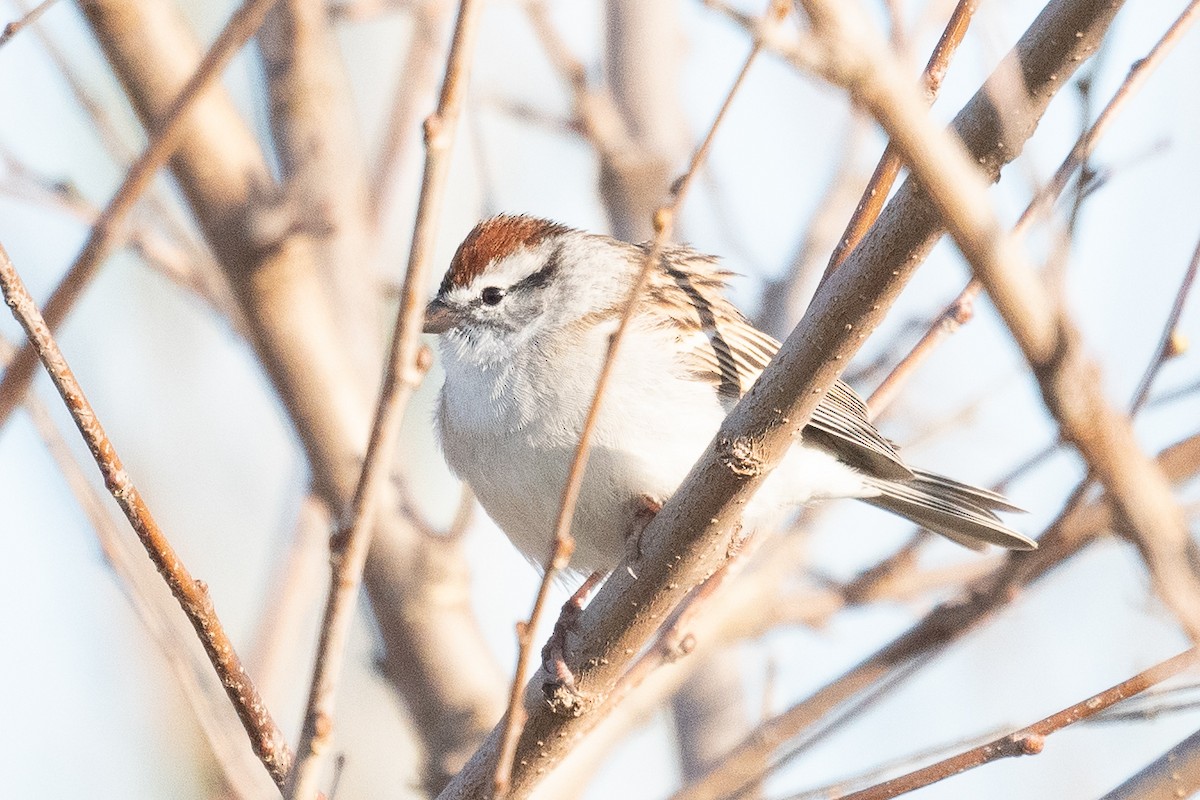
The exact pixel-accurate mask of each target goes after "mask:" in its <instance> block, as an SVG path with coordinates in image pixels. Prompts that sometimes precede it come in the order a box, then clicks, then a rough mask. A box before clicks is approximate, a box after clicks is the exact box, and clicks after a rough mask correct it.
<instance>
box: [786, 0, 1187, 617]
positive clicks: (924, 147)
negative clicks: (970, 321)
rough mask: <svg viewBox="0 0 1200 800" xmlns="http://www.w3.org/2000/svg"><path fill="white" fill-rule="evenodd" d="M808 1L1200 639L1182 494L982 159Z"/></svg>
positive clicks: (849, 27) (854, 24) (835, 75)
mask: <svg viewBox="0 0 1200 800" xmlns="http://www.w3.org/2000/svg"><path fill="white" fill-rule="evenodd" d="M798 1H799V2H801V3H802V4H803V5H804V7H805V8H806V9H807V11H808V14H809V17H810V19H811V21H812V24H813V29H814V32H815V34H816V35H817V37H818V38H819V41H820V44H821V46H823V47H825V48H827V50H826V54H827V57H828V62H827V68H826V73H825V76H826V77H827V78H828V79H830V80H831V81H833V82H834V83H837V84H840V85H842V86H844V87H845V88H846V89H847V91H849V92H850V94H851V95H852V96H853V97H854V98H855V100H856V101H857V102H859V103H861V104H862V105H863V106H865V107H866V108H867V109H868V110H869V111H870V112H871V113H872V114H873V115H874V116H875V118H876V119H877V120H878V121H879V123H880V124H881V125H882V126H883V127H884V129H885V130H887V132H888V134H889V135H890V136H891V137H892V141H894V142H895V143H896V145H897V147H898V148H899V149H900V151H901V152H902V153H903V155H904V157H905V160H906V161H907V162H908V164H909V165H910V168H911V169H912V171H913V174H914V176H915V177H916V178H917V179H918V180H920V182H921V184H922V186H924V187H925V189H926V191H928V193H929V196H930V198H931V200H932V201H933V203H934V204H935V205H936V206H937V208H938V211H939V213H940V214H941V216H942V218H943V219H944V220H945V224H946V226H947V227H948V228H949V230H950V233H951V234H952V235H953V236H954V240H955V243H956V244H957V245H958V247H959V250H961V251H962V253H963V255H964V257H966V259H967V261H968V262H970V265H971V269H972V271H973V272H974V273H975V276H976V277H977V278H978V279H979V281H980V282H981V283H982V284H983V286H984V288H985V289H987V291H988V294H989V295H990V296H991V298H992V300H993V301H994V302H995V305H996V308H997V310H998V311H999V312H1000V314H1001V316H1002V317H1003V318H1004V321H1005V323H1006V324H1007V325H1008V327H1009V330H1010V331H1011V332H1012V334H1013V337H1014V338H1015V339H1016V341H1017V344H1018V345H1019V346H1020V348H1021V351H1022V352H1023V353H1024V354H1025V358H1026V360H1027V361H1028V362H1029V364H1030V367H1031V368H1032V369H1033V372H1034V375H1035V376H1036V377H1037V380H1038V383H1039V385H1040V386H1041V389H1042V397H1043V399H1044V400H1045V403H1046V406H1047V408H1048V409H1049V411H1050V413H1051V414H1052V415H1053V416H1054V418H1055V419H1056V420H1057V422H1058V424H1059V429H1060V432H1061V434H1062V437H1063V439H1065V440H1066V441H1069V442H1072V443H1073V444H1074V445H1075V446H1076V447H1077V448H1078V449H1079V452H1080V454H1081V455H1082V456H1083V458H1084V460H1085V461H1086V462H1087V465H1088V468H1089V470H1090V472H1091V474H1092V475H1093V476H1094V477H1095V478H1096V480H1098V481H1099V482H1100V484H1101V485H1103V486H1104V488H1105V489H1106V490H1107V491H1108V493H1109V495H1110V496H1111V497H1112V502H1113V503H1114V505H1115V506H1116V508H1117V509H1118V511H1119V513H1120V514H1122V515H1123V516H1124V517H1125V518H1126V519H1128V521H1129V526H1130V529H1131V532H1132V534H1133V537H1134V541H1135V542H1136V543H1137V545H1138V547H1139V549H1140V550H1141V552H1142V556H1143V558H1144V559H1145V561H1146V564H1147V566H1148V567H1149V569H1150V573H1151V575H1152V576H1153V578H1154V582H1155V586H1156V589H1157V590H1158V592H1159V594H1160V595H1161V596H1162V598H1163V599H1164V600H1165V601H1166V603H1167V604H1168V605H1169V606H1170V607H1171V608H1172V609H1174V611H1175V613H1176V615H1177V616H1178V618H1179V621H1180V623H1181V624H1182V625H1183V627H1184V628H1185V629H1186V630H1187V632H1188V634H1189V635H1190V636H1191V638H1192V639H1193V640H1195V641H1200V577H1198V576H1197V575H1196V574H1195V572H1194V571H1193V570H1192V569H1191V568H1190V566H1189V562H1188V558H1187V555H1186V551H1187V543H1188V535H1187V529H1186V526H1185V525H1184V521H1183V515H1182V514H1181V513H1180V511H1179V508H1178V506H1177V504H1176V502H1175V498H1174V495H1173V493H1172V492H1171V487H1170V485H1169V484H1168V482H1167V480H1166V477H1165V476H1164V475H1163V474H1162V471H1161V470H1160V469H1158V467H1157V466H1155V464H1154V463H1153V461H1151V459H1150V458H1149V456H1147V455H1146V453H1145V452H1144V451H1143V450H1142V449H1141V448H1140V447H1139V445H1138V443H1137V439H1136V437H1135V436H1134V433H1133V426H1132V425H1131V424H1130V421H1129V418H1128V417H1127V416H1126V415H1124V414H1122V413H1120V412H1118V411H1117V410H1116V409H1115V408H1113V407H1112V405H1111V404H1110V403H1109V402H1108V400H1107V399H1106V398H1105V397H1104V394H1103V388H1102V382H1101V381H1100V380H1099V368H1098V367H1097V366H1096V365H1095V364H1094V363H1092V361H1091V360H1090V359H1089V358H1088V357H1087V356H1086V354H1085V353H1084V350H1083V344H1082V341H1081V337H1080V335H1079V332H1078V330H1077V329H1076V328H1075V326H1074V324H1073V323H1072V322H1071V320H1070V318H1069V317H1068V315H1067V313H1066V310H1065V308H1063V306H1062V305H1061V304H1060V303H1058V302H1056V300H1055V298H1054V297H1053V296H1052V295H1051V293H1050V292H1049V291H1048V290H1047V289H1046V287H1045V286H1044V285H1043V284H1042V282H1041V281H1040V279H1039V278H1038V276H1037V274H1036V273H1035V272H1034V271H1033V268H1032V267H1031V266H1030V265H1029V264H1028V263H1027V262H1026V261H1025V259H1024V257H1023V254H1022V253H1021V251H1020V250H1019V248H1018V247H1017V242H1016V239H1015V237H1013V236H1012V235H1006V234H1005V233H1004V232H1003V231H1002V230H1001V228H1000V225H999V222H998V220H997V219H996V217H995V215H994V214H993V213H992V211H991V205H990V203H989V201H988V196H987V187H986V183H985V181H984V179H983V177H982V176H981V175H980V173H979V170H978V169H977V168H976V167H975V165H974V164H973V163H972V159H971V156H970V155H969V154H968V153H967V151H966V149H965V148H964V147H963V146H962V144H961V143H960V142H958V141H957V140H956V139H955V138H954V137H953V136H952V135H951V134H950V133H948V132H946V131H945V130H944V129H942V128H941V127H940V126H939V125H938V124H937V123H936V122H934V120H932V119H931V118H930V116H929V114H928V111H927V109H926V107H925V104H924V101H923V100H922V98H921V97H920V94H919V93H918V92H917V90H916V89H915V88H913V87H911V86H909V85H908V83H907V82H906V81H904V80H903V79H902V78H900V77H899V76H900V74H901V72H900V71H899V67H898V65H897V64H896V63H895V59H893V58H891V57H890V55H889V54H888V51H887V47H886V44H885V43H884V41H883V38H882V36H881V35H880V34H879V33H878V32H876V31H874V30H872V29H871V28H870V26H869V25H868V24H867V23H866V22H865V19H866V17H865V16H864V15H863V14H861V13H854V12H851V11H847V9H846V7H845V6H844V5H842V4H839V3H836V2H833V0H798Z"/></svg>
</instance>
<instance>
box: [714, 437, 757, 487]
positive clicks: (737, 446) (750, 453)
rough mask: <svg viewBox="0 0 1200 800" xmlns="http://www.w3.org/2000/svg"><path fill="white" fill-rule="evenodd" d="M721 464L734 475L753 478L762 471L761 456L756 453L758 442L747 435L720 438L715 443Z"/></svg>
mask: <svg viewBox="0 0 1200 800" xmlns="http://www.w3.org/2000/svg"><path fill="white" fill-rule="evenodd" d="M717 452H718V453H719V454H720V458H721V464H722V465H724V466H725V468H726V469H728V470H729V471H730V472H732V473H733V474H734V475H737V476H739V477H742V478H753V477H755V476H756V475H760V474H761V473H762V471H763V463H762V457H761V456H760V455H759V453H758V443H757V442H755V441H754V439H752V438H750V437H747V436H738V437H735V438H733V439H721V441H720V442H718V443H717Z"/></svg>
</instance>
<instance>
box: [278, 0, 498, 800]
mask: <svg viewBox="0 0 1200 800" xmlns="http://www.w3.org/2000/svg"><path fill="white" fill-rule="evenodd" d="M480 5H481V3H480V0H462V3H461V4H460V6H459V11H458V21H457V23H456V25H455V30H454V38H453V41H452V43H451V45H450V55H449V57H448V58H447V62H446V76H445V79H444V81H443V83H442V92H441V96H440V98H439V100H438V105H437V110H435V111H434V112H433V114H432V115H431V116H430V117H429V118H428V119H427V120H426V122H425V131H426V138H425V146H426V156H425V176H424V180H423V182H422V184H421V197H420V200H419V202H418V205H417V223H416V228H415V230H414V233H413V241H412V249H411V251H410V253H409V260H408V270H407V271H406V272H405V275H404V287H403V290H402V294H401V300H400V310H399V312H398V314H397V316H396V325H395V329H394V330H393V332H392V344H391V348H390V351H389V353H388V359H387V364H386V365H385V368H384V379H383V387H382V388H381V389H380V392H379V401H378V404H377V407H376V410H375V419H374V422H373V423H372V426H371V438H370V440H369V442H368V444H367V454H366V457H365V458H364V460H363V466H362V474H361V475H360V477H359V480H358V485H357V486H356V487H355V490H354V497H353V498H352V500H351V502H350V509H349V519H348V521H347V526H346V528H345V531H344V533H343V534H342V535H341V536H339V537H338V538H337V540H335V543H334V546H333V548H332V550H333V553H332V558H331V563H332V578H331V581H330V587H329V597H328V600H327V602H326V606H325V617H324V620H323V622H322V625H321V638H320V644H319V645H318V648H317V663H316V668H315V669H314V672H313V679H312V686H311V689H310V691H309V698H308V707H307V710H306V712H305V716H304V727H303V730H302V731H301V734H300V746H299V750H298V760H297V762H296V768H295V770H293V774H292V776H291V778H290V779H289V782H288V792H287V796H288V797H289V798H311V797H314V796H316V794H317V789H318V782H319V780H320V776H321V766H322V761H323V759H322V754H323V753H327V752H328V751H329V749H330V748H329V739H330V737H331V736H332V733H333V708H334V699H335V692H336V688H337V682H338V678H339V676H340V674H341V667H342V662H343V661H344V659H345V650H346V644H347V642H348V641H349V637H350V627H351V624H352V623H353V620H354V606H355V601H356V600H357V598H358V589H359V585H360V583H361V581H362V572H363V568H364V566H365V565H366V562H367V553H368V550H369V548H370V545H371V533H372V527H373V524H374V519H373V513H372V512H373V511H374V510H375V508H376V506H377V505H378V500H379V497H380V489H381V488H382V486H383V485H384V482H385V481H386V480H387V477H388V467H389V466H390V463H391V462H390V459H391V456H392V453H393V452H394V451H395V449H396V443H397V441H398V440H399V438H400V422H401V420H402V419H403V417H404V410H405V408H406V407H407V405H408V400H409V398H410V397H412V393H413V390H414V389H415V388H416V386H417V384H419V383H420V381H421V377H422V375H424V372H425V370H426V369H427V368H428V366H429V360H428V358H425V359H422V358H421V357H420V353H421V321H422V319H423V318H424V295H425V284H426V281H427V276H428V273H429V261H430V256H431V255H432V249H433V247H432V245H433V240H434V237H435V235H436V233H437V225H438V220H439V219H440V212H441V205H442V204H441V200H442V195H443V194H444V190H445V185H446V176H447V175H448V173H449V171H450V155H451V152H452V150H451V148H452V146H453V143H454V133H455V130H456V128H457V124H458V117H459V114H460V112H461V109H462V100H463V95H464V94H465V93H466V85H467V76H468V74H469V67H470V59H471V54H472V50H473V49H474V42H475V33H476V30H477V28H478V25H477V20H478V18H479V8H480Z"/></svg>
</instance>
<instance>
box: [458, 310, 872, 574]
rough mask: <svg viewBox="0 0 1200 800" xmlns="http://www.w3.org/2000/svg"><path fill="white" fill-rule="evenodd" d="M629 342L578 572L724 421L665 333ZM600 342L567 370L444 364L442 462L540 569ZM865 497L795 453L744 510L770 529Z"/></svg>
mask: <svg viewBox="0 0 1200 800" xmlns="http://www.w3.org/2000/svg"><path fill="white" fill-rule="evenodd" d="M630 334H631V335H630V336H629V337H627V340H626V342H625V344H624V346H623V347H622V349H621V352H620V354H619V355H618V360H617V365H616V368H615V370H614V374H613V377H612V380H611V381H610V384H609V388H608V390H607V391H606V393H605V396H604V401H603V406H602V411H601V416H600V418H599V421H598V425H597V428H596V431H595V434H594V436H593V440H592V451H591V456H590V458H589V460H588V467H587V471H586V473H585V476H584V482H583V486H582V489H581V493H580V497H579V501H578V503H577V506H576V511H575V516H574V520H573V524H572V533H573V534H574V536H575V539H576V549H575V554H574V556H573V558H572V560H571V566H572V567H573V568H575V569H578V570H581V571H595V570H600V571H607V570H609V569H611V568H612V567H613V566H615V565H616V563H617V562H618V561H619V560H620V558H621V556H622V555H623V554H624V553H625V547H626V544H625V539H626V536H627V535H628V533H629V531H630V530H631V526H633V524H634V519H635V517H634V515H635V513H636V511H637V510H638V509H639V508H640V507H641V498H643V497H645V498H649V499H651V500H653V501H655V502H658V503H663V502H665V501H666V500H667V499H668V498H669V497H670V496H671V495H672V494H673V493H674V492H675V490H676V489H677V488H678V487H679V484H680V483H681V482H682V481H683V479H684V478H685V477H686V476H687V473H688V471H689V470H690V469H691V467H692V465H693V464H694V463H695V461H696V459H697V458H698V457H699V456H700V454H701V453H702V452H703V451H704V448H705V447H707V445H708V444H709V442H710V441H711V440H712V437H713V435H714V434H715V433H716V431H717V428H718V427H719V426H720V423H721V421H722V419H723V418H724V416H725V411H724V409H723V408H722V406H721V404H720V402H719V400H718V398H717V394H716V392H715V391H714V389H713V387H712V386H711V385H708V384H704V383H701V382H697V381H695V380H692V379H690V378H689V377H688V376H687V375H686V374H684V373H682V372H681V370H680V367H679V365H678V363H677V362H676V359H675V357H674V354H673V349H672V348H671V346H670V343H669V342H666V341H663V339H664V334H663V332H662V331H661V330H638V329H633V330H631V331H630ZM607 337H608V332H607V331H594V332H593V334H592V336H591V337H590V339H589V341H588V342H585V343H584V345H582V346H575V345H574V344H573V345H572V347H570V348H569V349H570V350H571V356H572V359H571V360H570V361H569V362H568V361H565V360H562V359H559V358H556V357H555V356H554V355H553V354H547V353H545V352H543V351H540V350H538V351H533V352H531V353H530V354H527V355H525V356H523V357H514V359H513V360H512V361H511V362H506V364H505V365H504V366H502V367H501V366H492V367H481V366H478V365H474V364H469V363H465V362H463V361H460V360H454V359H449V358H448V359H447V363H446V372H447V376H446V384H445V386H444V387H443V390H442V398H441V404H440V409H439V415H438V417H439V427H440V431H441V436H442V443H443V447H444V449H445V454H446V460H447V462H448V463H449V464H450V467H451V468H452V469H453V470H454V471H455V473H457V474H458V475H459V476H460V477H461V478H463V479H464V480H466V481H467V482H468V483H469V484H470V485H471V487H472V489H473V490H474V492H475V494H476V496H477V497H478V498H479V502H480V504H481V505H482V506H483V508H484V510H485V511H487V513H488V515H489V516H490V517H491V518H492V519H493V520H494V521H495V522H496V524H497V525H499V526H500V528H501V529H502V530H503V531H504V532H505V533H506V534H507V535H508V537H509V538H510V539H511V540H512V542H513V544H514V545H515V546H516V547H517V548H518V549H519V550H520V551H521V552H523V553H524V554H525V555H526V556H527V557H529V558H530V559H531V560H533V561H535V562H537V563H539V564H540V563H544V561H545V559H546V556H547V555H548V554H549V552H550V541H551V537H552V536H553V532H554V527H555V524H556V522H557V519H558V514H559V508H560V505H561V501H562V491H563V485H564V483H565V481H566V476H567V472H568V470H569V468H570V464H571V461H572V459H573V458H574V455H575V448H576V446H577V444H578V442H579V434H580V431H581V430H582V427H583V422H584V418H585V416H586V414H587V409H588V407H589V405H590V403H591V400H592V393H593V391H594V388H595V382H596V376H597V374H598V373H599V369H600V364H601V362H602V361H603V357H604V349H605V346H606V342H607ZM531 351H532V348H531ZM863 492H864V490H863V486H862V482H861V480H860V478H859V476H858V474H857V473H856V472H855V471H854V470H852V469H850V468H849V467H847V466H845V465H844V464H841V463H840V462H839V461H837V460H836V459H835V458H834V457H833V456H832V455H830V454H829V453H827V452H826V451H824V450H820V449H817V448H809V447H803V446H797V447H795V448H793V449H792V451H791V452H790V453H789V455H788V456H787V457H786V459H785V461H784V463H783V465H781V467H780V469H778V470H776V471H775V472H774V473H773V474H772V475H771V477H770V478H769V479H768V480H767V482H766V484H765V485H764V487H763V489H762V490H761V491H760V492H759V495H758V496H757V497H756V498H755V501H754V502H753V503H752V504H751V507H750V508H749V509H747V516H748V517H750V518H749V519H747V522H748V523H749V524H751V525H754V526H757V525H758V524H763V523H765V522H766V521H767V520H773V519H774V518H776V517H777V516H778V513H779V509H780V508H781V506H787V505H792V504H799V503H804V502H807V501H808V500H810V499H813V498H819V497H852V496H861V495H862V494H863Z"/></svg>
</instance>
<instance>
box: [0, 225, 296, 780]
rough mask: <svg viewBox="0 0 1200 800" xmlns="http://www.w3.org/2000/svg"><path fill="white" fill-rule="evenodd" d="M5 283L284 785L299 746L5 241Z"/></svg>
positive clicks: (1, 285)
mask: <svg viewBox="0 0 1200 800" xmlns="http://www.w3.org/2000/svg"><path fill="white" fill-rule="evenodd" d="M0 290H3V292H4V300H5V302H6V303H7V304H8V306H9V308H11V309H12V312H13V316H15V317H16V318H17V321H18V322H19V323H21V327H22V328H24V329H25V334H26V336H28V337H29V341H30V343H31V344H32V345H33V347H34V350H35V351H36V353H37V355H38V358H39V359H41V361H42V364H43V365H44V366H45V367H46V371H47V372H48V373H49V374H50V379H51V380H52V381H53V382H54V385H55V387H56V388H57V389H58V392H59V394H60V395H62V398H63V402H64V403H66V405H67V410H68V411H70V412H71V417H72V419H74V420H75V424H76V426H77V427H78V428H79V432H80V434H82V436H83V438H84V441H86V442H87V446H88V449H89V450H90V451H91V453H92V457H93V458H95V459H96V465H97V466H98V467H99V468H100V472H101V474H102V475H103V476H104V484H105V486H106V487H108V490H109V492H110V493H111V494H112V496H113V499H114V500H116V501H117V505H119V506H120V507H121V510H122V511H123V512H124V513H125V516H126V518H128V520H129V524H130V525H132V526H133V530H134V532H135V533H137V535H138V538H139V539H141V541H142V545H143V546H144V547H145V548H146V554H147V555H149V556H150V560H151V561H152V562H154V566H155V567H156V568H157V569H158V571H159V574H160V575H162V577H163V580H164V581H166V583H167V586H168V587H169V588H170V589H171V594H173V595H174V596H175V599H176V600H177V601H179V605H180V607H181V608H182V609H183V611H184V613H185V614H187V617H188V620H189V621H190V622H191V623H192V627H193V628H195V629H196V635H197V636H199V637H200V642H201V643H202V644H203V645H204V650H205V652H206V653H208V657H209V660H210V661H211V662H212V665H213V669H215V670H216V672H217V677H218V678H220V680H221V684H222V685H223V686H224V687H225V691H226V693H227V694H228V695H229V700H230V702H231V703H233V706H234V708H235V709H236V710H237V712H238V717H239V718H240V719H241V721H242V726H243V727H244V728H245V729H246V734H247V735H248V736H249V737H250V745H251V747H253V748H254V752H255V754H256V755H257V756H258V757H259V760H261V761H262V762H263V766H265V767H266V768H267V772H269V773H270V775H271V778H272V779H273V780H274V781H275V783H276V784H277V785H279V786H282V785H283V780H284V777H285V776H286V775H287V771H288V769H289V768H290V767H291V761H292V754H291V751H290V750H289V749H288V746H287V741H286V740H285V738H284V736H283V732H282V731H280V730H279V727H278V726H277V725H276V724H275V721H274V720H273V719H272V718H271V713H270V711H268V710H267V707H266V705H265V704H264V703H263V701H262V698H261V697H259V694H258V690H257V689H256V688H255V687H254V683H253V682H252V681H251V680H250V676H249V675H247V674H246V670H245V669H243V667H242V663H241V660H240V659H239V658H238V655H237V652H236V651H235V650H234V648H233V642H231V641H230V640H229V637H228V635H226V633H225V630H224V628H222V627H221V622H220V620H219V619H218V618H217V615H216V611H215V609H214V608H213V604H212V598H211V597H209V594H208V586H207V585H206V584H205V583H204V582H203V581H199V580H196V579H195V578H193V577H192V576H191V574H190V573H189V572H188V571H187V568H186V567H185V566H184V565H183V562H182V561H180V559H179V556H178V555H177V554H176V553H175V550H174V548H172V547H171V543H170V542H169V541H167V537H166V536H165V535H164V534H163V532H162V530H161V529H160V528H159V527H158V523H157V522H155V521H154V517H152V516H151V514H150V509H149V508H147V507H146V504H145V503H144V502H143V501H142V497H141V494H140V493H139V492H138V490H137V488H136V487H135V486H134V484H133V481H132V480H130V478H129V475H128V473H126V472H125V467H124V465H123V464H122V463H121V459H120V458H119V457H118V456H117V452H116V450H115V449H114V448H113V446H112V443H111V442H110V441H109V440H108V436H107V435H106V434H105V432H104V428H103V427H102V426H101V424H100V421H99V420H98V419H97V418H96V413H95V411H94V410H93V409H92V406H91V404H90V403H88V400H87V398H86V397H85V396H84V394H83V389H81V388H80V386H79V383H78V382H77V381H76V380H75V376H74V374H72V372H71V368H70V367H69V366H68V365H67V361H66V359H65V358H64V357H63V354H62V351H61V350H59V349H58V345H57V344H56V343H55V341H54V337H53V336H52V335H51V333H50V328H49V327H48V326H47V325H46V321H45V320H44V319H43V318H42V315H41V313H40V312H38V309H37V304H36V303H34V301H33V298H32V297H30V295H29V292H28V290H27V289H26V288H25V284H24V283H23V282H22V281H21V277H20V276H19V275H18V274H17V271H16V268H15V267H14V266H13V263H12V261H10V260H9V258H8V253H7V252H6V251H5V250H4V249H3V247H0Z"/></svg>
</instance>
